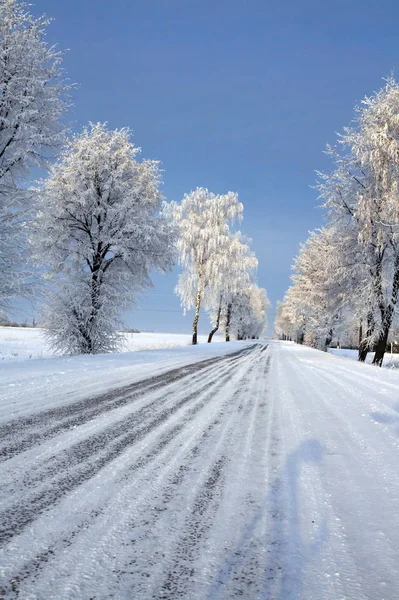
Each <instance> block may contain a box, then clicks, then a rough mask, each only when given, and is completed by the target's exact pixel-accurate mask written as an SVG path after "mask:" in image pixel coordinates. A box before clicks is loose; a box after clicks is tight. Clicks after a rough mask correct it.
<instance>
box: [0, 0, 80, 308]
mask: <svg viewBox="0 0 399 600" xmlns="http://www.w3.org/2000/svg"><path fill="white" fill-rule="evenodd" d="M48 23H49V21H48V20H47V19H45V18H43V17H42V18H38V19H35V18H33V17H32V16H31V15H30V14H29V12H28V10H27V5H26V4H24V3H21V2H17V1H16V0H0V271H1V278H0V310H1V309H4V308H5V307H6V306H7V305H8V304H9V302H10V301H11V300H12V298H13V297H14V296H15V295H17V294H23V293H24V292H25V291H27V290H26V277H27V274H26V272H25V268H24V264H23V258H24V255H23V248H24V241H25V231H26V221H27V214H28V212H29V209H30V208H31V204H32V197H31V194H30V193H29V192H28V191H27V190H26V189H24V185H23V184H24V177H25V176H26V175H27V174H28V172H29V169H30V168H32V167H36V166H43V164H45V163H46V161H47V159H48V158H49V157H50V156H51V155H52V154H53V152H54V151H55V150H58V148H59V147H60V145H61V144H62V143H63V141H64V125H63V124H62V116H63V114H64V112H65V110H66V109H67V107H68V101H67V97H66V93H67V91H68V88H69V86H68V85H67V84H66V83H65V81H64V80H63V73H62V70H61V67H60V65H61V59H62V57H61V54H60V52H58V51H56V50H55V49H54V48H53V47H50V46H48V45H47V44H46V43H45V41H44V37H45V30H46V27H47V25H48Z"/></svg>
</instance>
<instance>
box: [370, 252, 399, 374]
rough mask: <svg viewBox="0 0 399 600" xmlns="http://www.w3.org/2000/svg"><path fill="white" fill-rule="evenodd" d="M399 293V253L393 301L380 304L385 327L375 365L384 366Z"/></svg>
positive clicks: (376, 353) (379, 342)
mask: <svg viewBox="0 0 399 600" xmlns="http://www.w3.org/2000/svg"><path fill="white" fill-rule="evenodd" d="M398 293H399V255H398V256H396V258H395V271H394V276H393V282H392V296H391V301H390V303H389V305H388V306H386V305H385V304H384V303H382V304H381V305H380V312H381V321H382V324H383V328H382V331H381V333H380V335H379V338H378V341H377V344H376V348H375V354H374V359H373V365H376V366H377V367H382V361H383V360H384V354H385V350H386V348H387V343H388V336H389V331H390V329H391V325H392V319H393V313H394V310H395V306H396V303H397V300H398Z"/></svg>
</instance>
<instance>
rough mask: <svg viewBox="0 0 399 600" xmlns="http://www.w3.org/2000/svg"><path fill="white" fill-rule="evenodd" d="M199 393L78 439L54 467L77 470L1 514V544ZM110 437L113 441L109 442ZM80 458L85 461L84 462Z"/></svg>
mask: <svg viewBox="0 0 399 600" xmlns="http://www.w3.org/2000/svg"><path fill="white" fill-rule="evenodd" d="M233 368H234V364H233V365H230V367H229V369H230V371H231V370H233ZM229 376H230V373H227V375H226V376H225V378H224V381H226V380H227V379H228V377H229ZM224 381H223V382H224ZM206 385H208V384H206ZM198 393H199V392H198V390H195V392H193V393H191V394H189V395H187V396H185V397H183V398H182V399H181V400H180V401H179V402H177V403H175V404H173V405H172V406H170V407H169V408H166V409H164V410H161V411H160V412H159V413H157V415H156V416H155V417H154V418H153V419H152V420H151V421H150V422H148V423H146V424H144V425H141V426H138V427H137V422H140V420H142V419H144V418H145V416H148V414H149V413H150V412H151V410H152V406H151V404H150V405H149V406H146V407H144V408H143V409H142V410H143V412H141V411H138V412H136V413H134V414H133V415H132V416H131V417H130V418H129V419H126V420H125V421H123V422H122V423H119V424H118V426H117V427H115V426H114V427H112V428H109V429H106V430H105V431H102V432H101V433H100V434H95V435H93V436H91V437H90V438H88V439H85V440H83V441H82V442H79V443H78V444H76V445H75V446H74V447H73V448H72V449H68V450H67V451H65V453H64V456H63V461H62V464H57V465H56V467H54V469H55V470H56V471H59V470H60V469H63V470H65V469H66V468H70V467H71V464H77V465H78V470H76V471H75V472H74V473H70V472H67V474H66V475H63V476H61V477H59V478H58V479H57V480H56V482H54V481H51V482H49V487H47V488H46V489H45V490H43V491H41V492H39V493H37V494H33V495H31V496H29V497H28V498H24V499H23V501H21V502H20V503H19V504H18V505H14V506H12V507H11V508H9V509H7V510H5V511H4V512H3V513H2V514H0V522H1V525H0V543H2V544H4V543H7V542H8V541H9V540H10V539H12V537H14V536H15V535H17V534H18V533H20V532H21V531H22V530H23V529H24V528H25V527H26V526H27V525H28V524H30V523H31V522H33V521H34V520H35V519H36V518H37V516H39V514H41V513H42V512H43V511H45V510H46V509H48V508H49V507H50V506H51V505H52V504H55V503H56V502H58V501H59V500H60V499H61V498H62V497H63V496H65V495H66V494H67V493H69V492H71V491H72V490H74V489H75V488H76V487H78V486H79V485H81V484H82V483H84V481H86V480H87V479H90V478H91V477H93V476H94V475H96V474H97V473H98V472H99V471H101V469H103V468H104V467H105V466H106V465H107V464H108V463H109V462H111V461H112V460H114V459H115V458H117V457H118V456H119V455H120V454H121V453H122V452H123V451H124V450H125V449H126V448H127V447H129V446H131V445H132V444H134V443H137V442H139V441H141V440H142V439H143V438H145V436H146V435H148V434H149V433H150V432H151V431H152V430H153V429H154V428H156V427H158V426H159V425H161V424H162V423H163V422H165V421H166V420H167V419H168V418H169V417H170V416H172V415H173V414H174V413H176V412H177V411H178V410H179V409H180V408H182V407H183V406H184V405H186V404H187V403H189V402H190V401H192V400H193V399H194V398H195V397H196V396H197V395H198ZM213 394H214V388H213V389H212V390H211V393H210V395H213ZM135 425H136V427H135ZM115 438H116V441H115ZM110 440H112V441H111V442H110ZM110 445H111V446H112V447H111V448H108V450H107V451H106V452H105V453H104V454H103V455H100V456H99V457H97V458H96V459H95V460H94V461H91V462H88V461H89V460H90V458H92V457H95V456H96V455H98V453H99V452H101V450H103V449H106V448H107V446H108V447H109V446H110ZM82 460H83V461H85V462H84V463H83V465H82ZM55 484H56V485H55Z"/></svg>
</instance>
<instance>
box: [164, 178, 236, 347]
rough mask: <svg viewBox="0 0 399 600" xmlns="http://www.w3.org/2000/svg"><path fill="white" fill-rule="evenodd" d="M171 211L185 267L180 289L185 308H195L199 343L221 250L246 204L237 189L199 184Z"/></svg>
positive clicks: (177, 287)
mask: <svg viewBox="0 0 399 600" xmlns="http://www.w3.org/2000/svg"><path fill="white" fill-rule="evenodd" d="M168 211H169V217H170V218H171V219H172V221H173V223H174V224H175V226H176V228H177V231H178V238H177V243H176V246H177V252H178V257H179V263H180V265H181V267H182V269H183V271H182V273H181V274H180V275H179V280H178V284H177V286H176V293H177V294H178V295H179V296H180V299H181V303H182V306H183V307H184V309H185V310H190V309H194V319H193V327H192V330H193V333H192V343H193V344H197V341H198V337H197V334H198V321H199V315H200V308H201V306H202V304H203V302H204V298H206V296H207V294H209V293H210V291H211V289H212V286H213V284H214V282H215V278H217V276H218V264H217V261H218V254H220V253H221V252H222V251H223V248H226V247H227V245H228V243H229V240H230V235H231V234H230V227H229V225H232V224H233V223H234V221H235V220H240V219H241V218H242V211H243V206H242V204H241V203H240V202H239V201H238V196H237V194H236V193H234V192H228V193H227V194H214V193H212V192H209V191H208V190H207V189H206V188H197V189H196V190H194V191H193V192H190V193H189V194H186V195H185V196H184V198H183V200H182V202H181V204H178V203H176V202H172V203H170V205H169V208H168Z"/></svg>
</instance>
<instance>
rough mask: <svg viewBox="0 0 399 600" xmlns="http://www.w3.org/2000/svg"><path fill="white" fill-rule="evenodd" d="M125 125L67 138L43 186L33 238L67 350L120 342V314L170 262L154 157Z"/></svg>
mask: <svg viewBox="0 0 399 600" xmlns="http://www.w3.org/2000/svg"><path fill="white" fill-rule="evenodd" d="M139 152H140V149H139V148H137V147H135V146H134V145H133V143H132V142H131V141H130V132H129V130H128V129H120V130H115V131H109V130H108V129H107V128H106V126H105V125H103V124H101V123H100V124H96V125H90V127H88V128H86V129H84V131H83V133H82V134H80V135H76V136H75V137H74V138H73V139H72V140H71V141H70V143H69V144H68V146H67V148H66V150H65V152H64V153H63V154H62V156H61V159H60V161H59V162H58V163H57V164H56V165H54V166H53V167H52V168H51V170H50V177H49V178H48V179H47V180H46V181H45V182H44V185H43V189H42V190H41V193H40V205H39V206H40V211H39V213H38V214H37V218H36V228H35V236H34V243H35V246H36V258H37V260H38V261H39V262H40V263H44V264H46V265H47V266H48V273H47V276H48V278H49V279H50V282H51V283H52V293H51V294H50V299H49V301H48V302H47V307H46V314H45V324H46V328H47V335H48V337H49V339H50V341H51V342H52V345H53V347H54V348H55V349H56V350H58V351H60V352H63V353H72V354H78V353H79V354H80V353H82V354H96V353H99V352H108V351H112V350H115V349H117V348H118V346H119V343H120V335H119V334H118V333H117V332H116V329H117V325H118V317H119V315H120V314H121V312H122V310H125V309H126V308H127V307H128V305H129V303H130V302H132V300H133V299H134V297H135V294H137V293H138V292H141V291H143V290H144V289H145V288H146V287H147V286H149V285H151V280H150V276H149V273H150V271H152V270H154V269H157V270H160V271H161V272H164V271H166V270H168V269H169V268H170V267H171V265H172V262H173V255H174V250H173V241H174V240H173V237H172V236H173V230H172V228H171V226H170V224H169V222H168V221H167V220H166V219H165V218H164V217H163V216H162V214H160V213H161V209H162V194H161V192H160V190H159V186H160V171H159V165H158V163H157V162H156V161H152V160H143V161H141V162H139V160H138V154H139Z"/></svg>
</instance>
